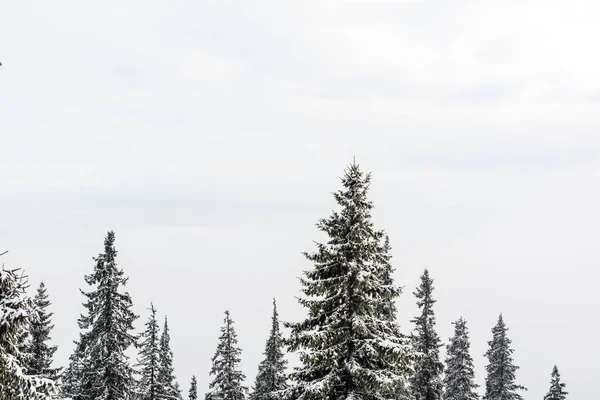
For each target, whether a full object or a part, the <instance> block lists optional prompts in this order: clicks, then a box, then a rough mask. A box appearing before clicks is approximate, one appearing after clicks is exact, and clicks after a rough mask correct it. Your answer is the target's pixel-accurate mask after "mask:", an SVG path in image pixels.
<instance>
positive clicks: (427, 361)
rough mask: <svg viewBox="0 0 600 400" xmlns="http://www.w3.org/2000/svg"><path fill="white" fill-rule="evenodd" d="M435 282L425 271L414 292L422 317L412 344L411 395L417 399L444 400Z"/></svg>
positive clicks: (416, 319)
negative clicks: (434, 293) (435, 309)
mask: <svg viewBox="0 0 600 400" xmlns="http://www.w3.org/2000/svg"><path fill="white" fill-rule="evenodd" d="M432 293H433V279H431V278H430V277H429V271H428V270H427V269H426V270H425V272H424V273H423V275H422V276H421V284H420V286H419V287H418V288H417V291H416V292H415V296H416V297H417V305H418V306H419V308H420V309H421V314H420V315H419V316H417V317H416V318H415V319H413V320H412V322H413V323H414V324H415V330H414V332H413V336H412V343H413V347H414V352H415V358H416V360H415V364H414V374H413V376H412V377H411V379H410V383H411V392H412V395H413V397H414V398H415V399H416V400H439V399H441V397H442V390H443V384H442V373H443V370H444V365H443V364H442V362H441V361H440V353H439V349H440V347H442V342H441V340H440V337H439V336H438V334H437V332H436V330H435V314H434V312H433V305H434V304H435V302H436V300H434V299H433V295H432Z"/></svg>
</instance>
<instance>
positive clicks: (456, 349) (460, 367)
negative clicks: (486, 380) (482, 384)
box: [443, 318, 479, 400]
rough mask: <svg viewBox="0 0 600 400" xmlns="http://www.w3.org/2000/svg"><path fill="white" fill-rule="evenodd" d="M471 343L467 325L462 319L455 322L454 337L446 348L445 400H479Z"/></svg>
mask: <svg viewBox="0 0 600 400" xmlns="http://www.w3.org/2000/svg"><path fill="white" fill-rule="evenodd" d="M470 347H471V343H470V342H469V333H468V330H467V323H466V322H465V320H464V319H462V318H460V319H459V320H458V321H456V322H454V337H452V338H451V339H450V343H449V344H448V346H447V348H446V374H445V377H444V386H445V391H444V395H443V399H444V400H478V399H479V396H478V394H477V393H476V392H475V390H476V389H477V387H478V386H479V385H477V384H476V383H475V372H474V366H473V359H472V358H471V354H470V352H469V348H470Z"/></svg>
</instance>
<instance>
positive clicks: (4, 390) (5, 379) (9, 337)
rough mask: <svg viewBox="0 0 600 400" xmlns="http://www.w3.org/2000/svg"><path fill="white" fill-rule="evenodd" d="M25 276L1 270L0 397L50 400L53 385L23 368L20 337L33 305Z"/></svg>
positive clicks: (53, 389) (32, 310)
mask: <svg viewBox="0 0 600 400" xmlns="http://www.w3.org/2000/svg"><path fill="white" fill-rule="evenodd" d="M26 288H27V277H26V276H25V275H23V274H19V270H18V269H15V270H5V269H4V266H2V268H0V398H1V399H3V400H34V399H50V398H51V396H52V395H53V394H54V393H55V390H56V387H55V382H54V381H52V380H50V379H46V378H40V377H38V376H33V375H29V374H27V373H26V372H27V371H26V368H25V365H23V359H24V358H23V357H22V354H21V350H22V349H21V348H22V343H21V338H22V337H24V332H25V331H26V329H27V327H28V324H29V323H30V322H31V321H32V320H33V318H35V315H34V310H35V309H34V303H33V301H32V300H31V298H29V297H28V296H27V295H26V292H25V291H26Z"/></svg>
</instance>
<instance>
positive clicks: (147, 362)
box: [138, 303, 161, 400]
mask: <svg viewBox="0 0 600 400" xmlns="http://www.w3.org/2000/svg"><path fill="white" fill-rule="evenodd" d="M145 326H146V329H145V330H144V333H143V334H142V338H143V341H142V342H141V343H140V346H139V355H140V359H139V361H138V368H139V371H140V380H139V383H138V385H139V393H140V395H141V399H142V400H159V394H160V389H161V387H160V383H159V378H158V375H159V369H160V364H159V362H160V355H161V354H160V347H159V330H158V322H157V321H156V308H154V304H152V303H150V317H149V318H148V321H147V322H146V325H145Z"/></svg>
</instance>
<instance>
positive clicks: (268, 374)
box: [249, 299, 288, 400]
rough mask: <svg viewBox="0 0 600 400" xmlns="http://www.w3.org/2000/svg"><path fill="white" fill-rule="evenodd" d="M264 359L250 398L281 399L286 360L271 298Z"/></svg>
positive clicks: (275, 308)
mask: <svg viewBox="0 0 600 400" xmlns="http://www.w3.org/2000/svg"><path fill="white" fill-rule="evenodd" d="M263 354H264V355H265V358H264V360H263V361H262V362H261V363H260V365H259V366H258V374H257V376H256V382H255V384H254V390H253V391H252V394H251V395H250V396H249V399H250V400H276V399H281V397H282V393H283V392H282V391H283V390H285V389H287V387H288V386H287V383H286V379H287V377H286V374H285V367H286V365H287V361H286V359H285V355H284V351H283V337H282V336H281V332H280V330H279V315H278V313H277V304H276V302H275V299H273V317H272V318H271V334H270V335H269V339H268V340H267V344H266V346H265V352H264V353H263Z"/></svg>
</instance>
